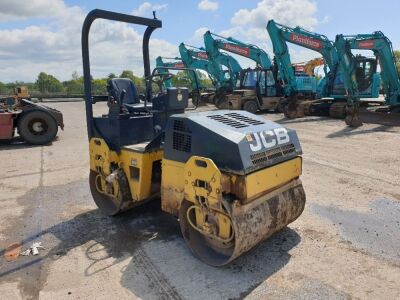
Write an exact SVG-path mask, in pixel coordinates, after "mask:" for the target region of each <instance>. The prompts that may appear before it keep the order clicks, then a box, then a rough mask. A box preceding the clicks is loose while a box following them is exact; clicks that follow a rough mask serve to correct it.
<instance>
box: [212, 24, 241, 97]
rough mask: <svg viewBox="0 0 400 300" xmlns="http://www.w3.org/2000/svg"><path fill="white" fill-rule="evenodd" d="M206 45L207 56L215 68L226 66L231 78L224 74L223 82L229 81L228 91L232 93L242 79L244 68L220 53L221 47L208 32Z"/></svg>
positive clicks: (230, 57)
mask: <svg viewBox="0 0 400 300" xmlns="http://www.w3.org/2000/svg"><path fill="white" fill-rule="evenodd" d="M204 45H205V46H206V51H207V55H208V57H209V60H210V61H211V62H212V63H213V64H214V66H215V68H218V67H220V66H221V65H222V66H225V67H226V68H228V71H229V78H226V74H223V75H224V76H223V78H220V79H219V80H221V81H227V83H228V85H227V89H228V90H230V91H232V90H234V89H235V87H236V85H237V81H238V80H239V79H240V74H241V72H242V70H243V69H242V67H241V66H240V64H239V63H238V61H237V60H236V59H235V58H233V57H232V56H230V55H228V54H227V53H223V52H221V51H220V49H221V48H220V47H219V46H218V44H217V41H216V40H215V39H214V38H213V34H212V33H211V32H210V31H207V32H206V33H205V34H204Z"/></svg>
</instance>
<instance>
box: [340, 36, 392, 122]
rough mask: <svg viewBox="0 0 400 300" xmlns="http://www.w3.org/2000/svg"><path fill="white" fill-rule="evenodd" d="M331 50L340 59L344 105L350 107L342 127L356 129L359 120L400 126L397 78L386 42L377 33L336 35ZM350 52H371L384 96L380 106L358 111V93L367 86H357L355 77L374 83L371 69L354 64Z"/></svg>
mask: <svg viewBox="0 0 400 300" xmlns="http://www.w3.org/2000/svg"><path fill="white" fill-rule="evenodd" d="M335 46H336V49H337V51H338V53H339V57H340V69H341V72H342V73H343V79H344V81H345V85H346V90H347V95H348V102H350V103H351V104H352V105H351V106H350V108H351V109H352V110H353V111H350V112H349V113H348V116H347V117H346V123H347V124H353V123H354V124H355V125H357V126H359V125H361V124H362V121H363V120H364V121H368V122H373V123H381V124H387V125H393V124H394V123H396V124H397V123H400V114H399V112H400V77H399V73H398V71H397V68H396V63H395V62H396V60H395V57H394V53H393V48H392V43H391V42H390V40H389V39H388V38H387V37H386V36H385V35H384V34H383V33H382V32H381V31H376V32H374V33H372V34H357V35H343V34H339V35H337V36H336V40H335ZM353 49H357V50H371V51H372V52H373V53H374V55H375V57H376V59H377V61H379V65H380V69H381V70H380V77H381V79H382V86H383V90H384V95H385V101H384V105H383V106H375V107H374V106H373V107H369V108H367V109H360V106H362V105H361V104H362V103H363V102H361V101H360V98H362V97H363V95H362V94H361V93H360V92H359V91H360V89H361V88H362V87H363V85H367V86H368V82H367V84H365V82H362V81H361V82H360V80H359V77H360V75H359V74H361V75H363V76H364V77H365V78H366V79H368V78H369V80H370V81H374V78H373V77H371V75H372V72H373V69H371V68H370V67H369V66H368V65H366V64H364V65H363V64H361V63H360V62H359V61H357V56H354V55H353V53H352V51H351V50H353ZM361 108H362V107H361Z"/></svg>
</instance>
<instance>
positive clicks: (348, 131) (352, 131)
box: [326, 125, 398, 138]
mask: <svg viewBox="0 0 400 300" xmlns="http://www.w3.org/2000/svg"><path fill="white" fill-rule="evenodd" d="M392 129H393V126H386V125H381V126H378V127H375V128H370V129H363V128H362V127H361V128H352V127H348V126H346V127H344V128H343V129H342V130H340V131H338V132H334V133H331V134H328V135H327V136H326V137H328V138H340V137H346V136H355V135H362V134H368V133H373V132H392V133H398V131H397V130H392Z"/></svg>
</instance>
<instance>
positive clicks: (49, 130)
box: [18, 110, 58, 145]
mask: <svg viewBox="0 0 400 300" xmlns="http://www.w3.org/2000/svg"><path fill="white" fill-rule="evenodd" d="M18 132H19V134H20V136H21V137H22V138H23V139H24V140H25V141H26V142H28V143H29V144H33V145H45V144H48V143H50V142H51V141H52V140H54V138H55V137H56V135H57V132H58V126H57V122H56V120H55V119H54V118H53V117H52V116H51V115H50V114H48V113H47V112H44V111H41V110H31V111H27V112H25V113H23V115H22V117H21V119H19V120H18Z"/></svg>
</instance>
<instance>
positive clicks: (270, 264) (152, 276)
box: [0, 102, 400, 300]
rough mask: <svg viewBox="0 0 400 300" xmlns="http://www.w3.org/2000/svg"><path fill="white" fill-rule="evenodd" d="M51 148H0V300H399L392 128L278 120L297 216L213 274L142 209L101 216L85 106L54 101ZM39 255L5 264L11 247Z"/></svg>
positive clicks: (173, 230)
mask: <svg viewBox="0 0 400 300" xmlns="http://www.w3.org/2000/svg"><path fill="white" fill-rule="evenodd" d="M51 106H54V107H55V108H58V109H60V110H61V111H62V112H63V113H64V118H65V126H66V127H65V131H64V132H60V133H59V137H58V139H57V140H56V141H54V142H53V144H52V145H49V146H44V147H34V146H29V145H25V144H23V143H21V142H20V141H18V140H16V141H15V142H14V143H13V144H11V145H10V144H1V145H0V160H1V170H0V175H1V177H0V178H1V179H0V251H1V257H0V295H1V296H0V298H2V299H37V298H40V299H135V298H142V299H242V298H246V299H386V300H388V299H400V284H399V283H400V223H399V222H400V153H399V149H400V128H395V127H384V126H379V125H371V124H368V125H364V126H362V127H361V128H358V129H354V130H351V129H349V128H347V127H346V126H345V124H344V122H343V121H340V120H332V119H327V118H318V117H309V118H305V119H299V120H286V119H284V118H283V116H282V115H281V114H264V116H265V117H266V118H268V119H272V120H275V121H278V122H280V123H282V124H285V126H287V127H290V128H294V129H296V130H297V132H298V134H299V136H300V141H301V143H302V147H303V151H304V169H303V176H302V180H303V183H304V188H305V191H306V194H307V204H306V208H305V211H304V213H303V214H302V216H300V218H299V219H298V220H297V221H295V222H294V223H292V224H291V225H289V227H288V228H286V229H284V230H283V231H281V232H279V233H278V234H276V235H275V236H273V237H272V238H270V239H269V240H267V241H266V242H264V243H262V244H260V245H259V246H258V247H256V248H255V249H253V250H252V251H250V252H249V253H247V254H245V255H243V256H242V257H240V258H239V259H237V260H236V261H234V262H233V263H232V264H230V265H228V266H226V267H223V268H213V267H209V266H206V265H204V264H203V263H201V262H200V261H198V260H197V259H196V258H194V257H193V256H192V255H191V253H190V252H189V250H188V248H187V247H186V245H185V243H184V241H183V239H182V238H181V236H180V233H179V228H178V222H177V220H176V219H174V218H173V217H170V216H169V215H167V214H164V213H162V212H161V211H160V209H159V203H157V202H153V203H149V204H147V205H145V206H142V207H140V208H137V209H134V210H133V211H130V212H128V213H125V214H123V215H122V216H119V217H116V218H108V217H105V216H103V215H102V214H100V212H99V211H98V210H97V209H96V207H95V204H94V203H93V201H92V197H91V195H90V191H89V186H88V171H89V160H88V142H87V137H86V123H85V117H84V105H83V102H74V103H53V104H51ZM36 241H40V242H42V244H43V245H44V247H45V249H44V250H41V251H40V254H39V255H37V256H28V257H23V256H20V257H19V258H18V259H17V260H16V261H12V262H7V261H6V260H5V258H4V254H5V251H4V249H5V248H7V247H8V246H9V245H10V244H12V243H16V242H17V243H22V244H23V245H22V249H23V250H24V249H26V248H27V247H28V246H30V245H31V244H32V243H33V242H36Z"/></svg>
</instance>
